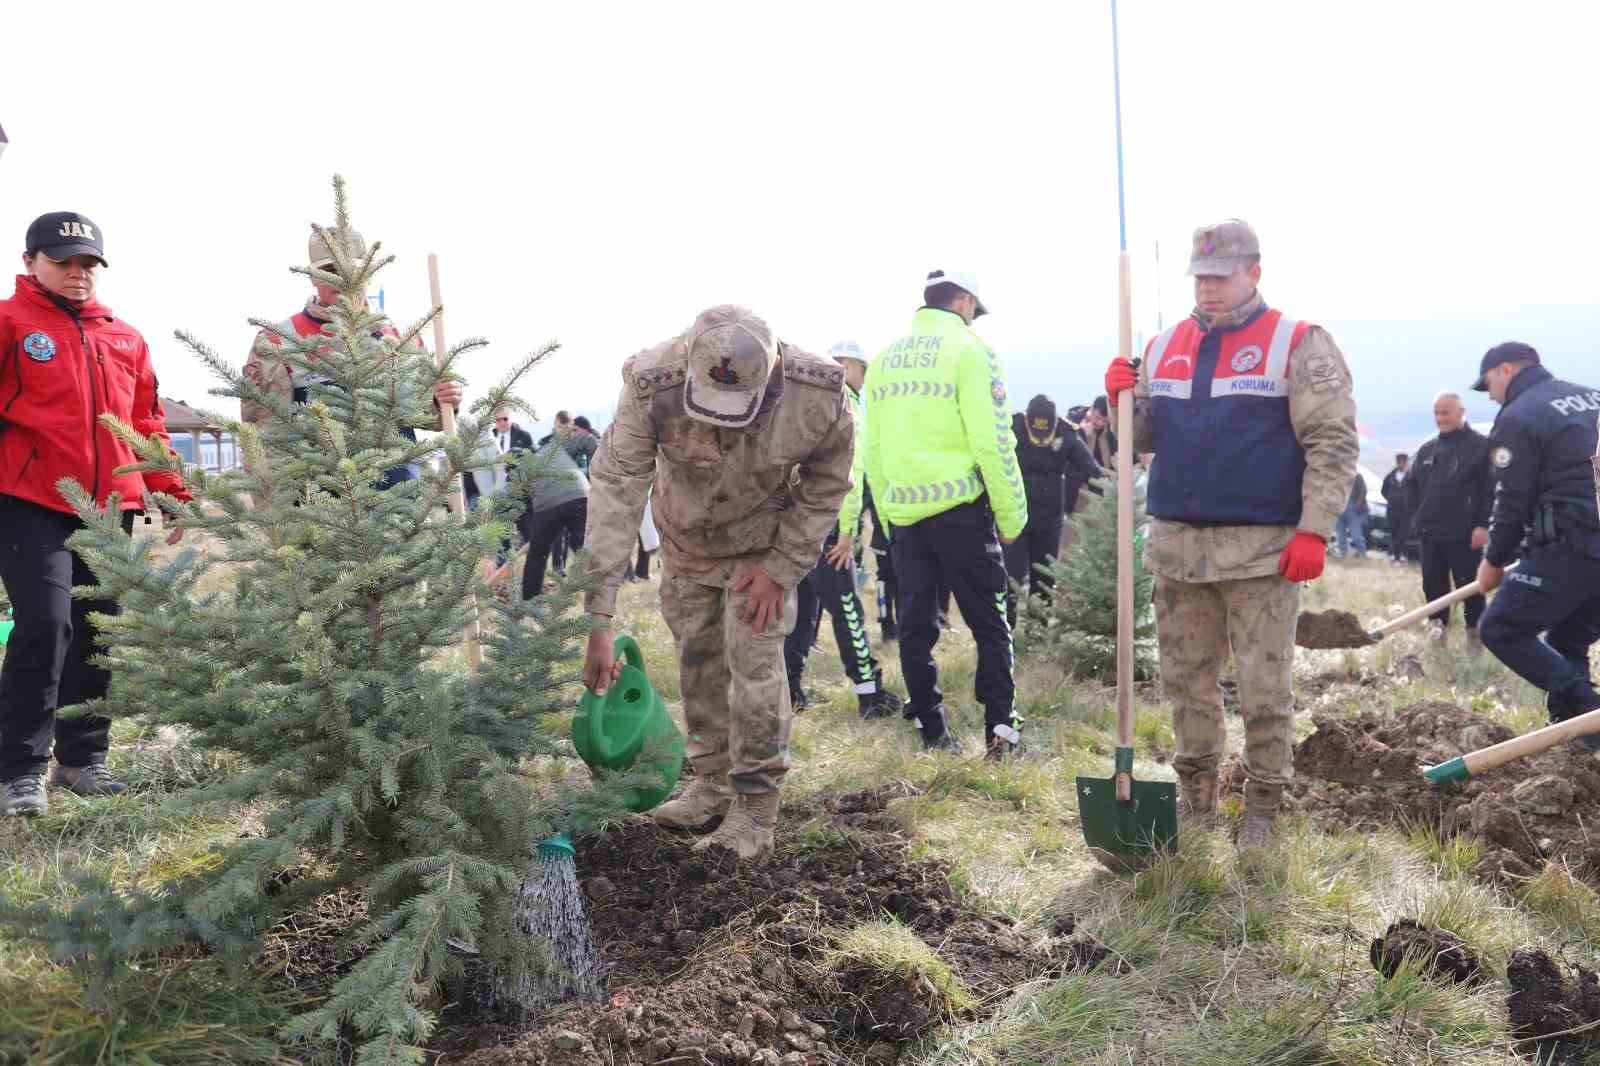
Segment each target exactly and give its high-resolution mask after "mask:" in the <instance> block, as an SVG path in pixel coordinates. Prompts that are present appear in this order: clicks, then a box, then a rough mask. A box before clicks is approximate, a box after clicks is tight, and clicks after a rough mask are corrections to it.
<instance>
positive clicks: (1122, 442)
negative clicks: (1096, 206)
mask: <svg viewBox="0 0 1600 1066" xmlns="http://www.w3.org/2000/svg"><path fill="white" fill-rule="evenodd" d="M1117 273H1118V282H1119V284H1118V289H1119V300H1120V303H1121V308H1120V313H1119V318H1120V321H1119V322H1118V324H1117V354H1118V355H1120V356H1122V358H1124V359H1127V358H1129V356H1130V355H1131V350H1132V348H1133V298H1132V285H1131V280H1130V277H1131V276H1130V272H1129V267H1128V253H1127V251H1126V250H1124V251H1123V252H1122V255H1121V258H1120V259H1119V261H1118V264H1117ZM1115 399H1117V400H1118V401H1119V402H1118V403H1117V746H1118V747H1119V748H1131V747H1133V393H1132V392H1131V391H1128V392H1124V393H1122V394H1121V395H1120V396H1118V397H1115ZM1116 789H1117V800H1118V802H1121V803H1127V802H1129V801H1131V800H1132V799H1133V778H1132V777H1131V776H1130V775H1129V774H1126V773H1119V774H1117V775H1116Z"/></svg>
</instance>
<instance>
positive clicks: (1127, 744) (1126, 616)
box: [1106, 0, 1133, 803]
mask: <svg viewBox="0 0 1600 1066" xmlns="http://www.w3.org/2000/svg"><path fill="white" fill-rule="evenodd" d="M1111 84H1112V96H1113V99H1114V101H1115V105H1116V115H1117V241H1118V245H1119V247H1120V249H1121V254H1120V256H1119V257H1118V259H1117V288H1118V308H1117V314H1118V319H1117V354H1118V355H1120V356H1121V357H1122V358H1124V359H1129V358H1131V357H1132V355H1133V350H1132V349H1133V282H1132V270H1131V268H1130V267H1129V265H1128V209H1127V199H1126V194H1125V192H1124V188H1123V180H1122V46H1121V42H1120V41H1119V40H1118V38H1117V0H1111ZM1106 399H1107V400H1108V401H1117V747H1118V748H1119V749H1126V750H1129V751H1131V749H1132V748H1133V394H1132V393H1131V392H1124V393H1123V394H1122V395H1121V396H1108V397H1106ZM1129 765H1131V762H1130V763H1129ZM1113 780H1114V781H1115V784H1116V794H1117V802H1119V803H1131V802H1132V801H1133V774H1132V773H1131V772H1129V771H1128V770H1124V769H1121V768H1118V770H1117V771H1116V776H1115V778H1114V779H1113Z"/></svg>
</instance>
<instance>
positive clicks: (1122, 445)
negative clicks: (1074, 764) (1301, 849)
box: [1078, 0, 1178, 872]
mask: <svg viewBox="0 0 1600 1066" xmlns="http://www.w3.org/2000/svg"><path fill="white" fill-rule="evenodd" d="M1111 42H1112V44H1111V54H1112V72H1113V78H1114V79H1115V81H1114V84H1115V86H1116V88H1115V94H1116V108H1117V223H1118V228H1119V231H1120V235H1121V241H1122V256H1121V259H1120V260H1119V263H1118V274H1119V280H1120V283H1121V284H1120V286H1119V289H1120V293H1121V304H1122V306H1121V321H1120V323H1119V324H1118V330H1117V351H1118V352H1119V353H1121V355H1122V357H1123V358H1124V359H1126V358H1128V357H1129V354H1130V351H1131V349H1132V348H1133V303H1132V296H1131V282H1130V275H1129V268H1128V226H1127V216H1126V212H1125V208H1124V204H1123V196H1122V68H1121V63H1120V60H1119V58H1118V48H1117V5H1116V0H1112V3H1111ZM1118 399H1119V400H1120V401H1121V402H1119V403H1118V404H1117V757H1116V763H1115V764H1114V766H1113V767H1112V776H1111V777H1109V778H1102V777H1080V778H1078V820H1079V821H1080V822H1082V823H1083V838H1084V840H1086V841H1087V842H1088V844H1089V850H1090V851H1092V852H1093V853H1094V857H1095V858H1097V859H1099V860H1100V862H1101V863H1102V864H1103V865H1105V866H1106V867H1107V868H1108V869H1111V870H1117V871H1119V872H1128V871H1133V870H1139V869H1143V868H1144V867H1145V866H1147V865H1149V864H1150V863H1151V862H1153V861H1155V859H1156V858H1157V857H1158V856H1160V855H1161V854H1162V853H1163V852H1168V851H1171V850H1172V849H1173V848H1175V847H1176V845H1177V842H1178V787H1177V785H1176V784H1174V783H1173V782H1171V781H1135V780H1134V779H1133V463H1134V454H1133V395H1132V393H1130V392H1124V393H1122V394H1121V396H1120V397H1118Z"/></svg>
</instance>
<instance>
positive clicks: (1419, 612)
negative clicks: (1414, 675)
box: [1367, 563, 1517, 641]
mask: <svg viewBox="0 0 1600 1066" xmlns="http://www.w3.org/2000/svg"><path fill="white" fill-rule="evenodd" d="M1516 568H1517V564H1516V563H1512V564H1511V565H1510V566H1508V567H1506V572H1507V573H1510V572H1511V571H1512V570H1515V569H1516ZM1478 594H1479V590H1478V583H1477V582H1476V581H1474V582H1471V583H1470V584H1466V585H1462V586H1461V587H1460V588H1458V589H1456V590H1455V591H1453V592H1447V593H1445V594H1444V595H1443V596H1440V597H1439V598H1438V599H1436V600H1434V601H1433V602H1432V603H1425V604H1423V605H1422V606H1421V607H1418V608H1416V609H1414V610H1410V611H1407V612H1406V613H1405V614H1403V615H1401V616H1400V617H1399V618H1396V619H1395V620H1394V621H1392V622H1388V623H1385V624H1384V625H1382V626H1379V627H1378V628H1377V629H1374V630H1373V631H1372V632H1370V633H1368V634H1367V636H1369V637H1371V638H1372V639H1373V640H1375V641H1377V640H1382V639H1383V638H1384V637H1387V636H1388V635H1389V634H1390V633H1394V632H1396V631H1397V630H1401V629H1405V628H1406V627H1407V626H1413V625H1416V624H1417V623H1418V622H1420V621H1422V620H1423V619H1424V618H1427V617H1428V616H1429V615H1432V614H1435V613H1436V612H1438V611H1442V610H1444V609H1445V608H1446V607H1449V606H1451V605H1452V604H1456V603H1460V602H1461V601H1462V600H1469V599H1471V598H1472V597H1474V596H1476V595H1478Z"/></svg>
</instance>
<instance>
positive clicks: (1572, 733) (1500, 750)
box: [1429, 711, 1600, 777]
mask: <svg viewBox="0 0 1600 1066" xmlns="http://www.w3.org/2000/svg"><path fill="white" fill-rule="evenodd" d="M1589 733H1600V711H1589V712H1588V713H1587V714H1579V715H1575V716H1573V717H1571V718H1568V719H1567V720H1566V721H1565V722H1557V723H1555V724H1554V725H1547V726H1545V727H1544V728H1543V729H1535V730H1534V731H1533V732H1531V733H1524V734H1522V735H1521V736H1520V737H1512V738H1511V739H1510V740H1503V741H1501V742H1500V743H1499V744H1491V745H1490V746H1489V747H1487V748H1479V749H1478V750H1477V751H1470V752H1468V753H1467V754H1465V755H1463V756H1461V761H1462V762H1464V763H1465V764H1466V768H1467V772H1468V774H1469V775H1471V776H1473V777H1476V776H1478V775H1479V774H1481V773H1485V772H1487V771H1489V770H1493V769H1494V768H1495V767H1496V766H1503V765H1505V764H1506V763H1508V762H1511V761H1512V760H1514V759H1521V758H1524V757H1526V756H1529V755H1536V754H1538V753H1539V752H1541V751H1544V750H1545V749H1547V748H1553V747H1555V746H1556V745H1557V744H1560V743H1561V742H1562V741H1564V740H1571V739H1572V738H1573V737H1581V736H1585V735H1587V734H1589ZM1440 765H1446V764H1443V763H1441V764H1440ZM1429 769H1432V767H1430V768H1429Z"/></svg>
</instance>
